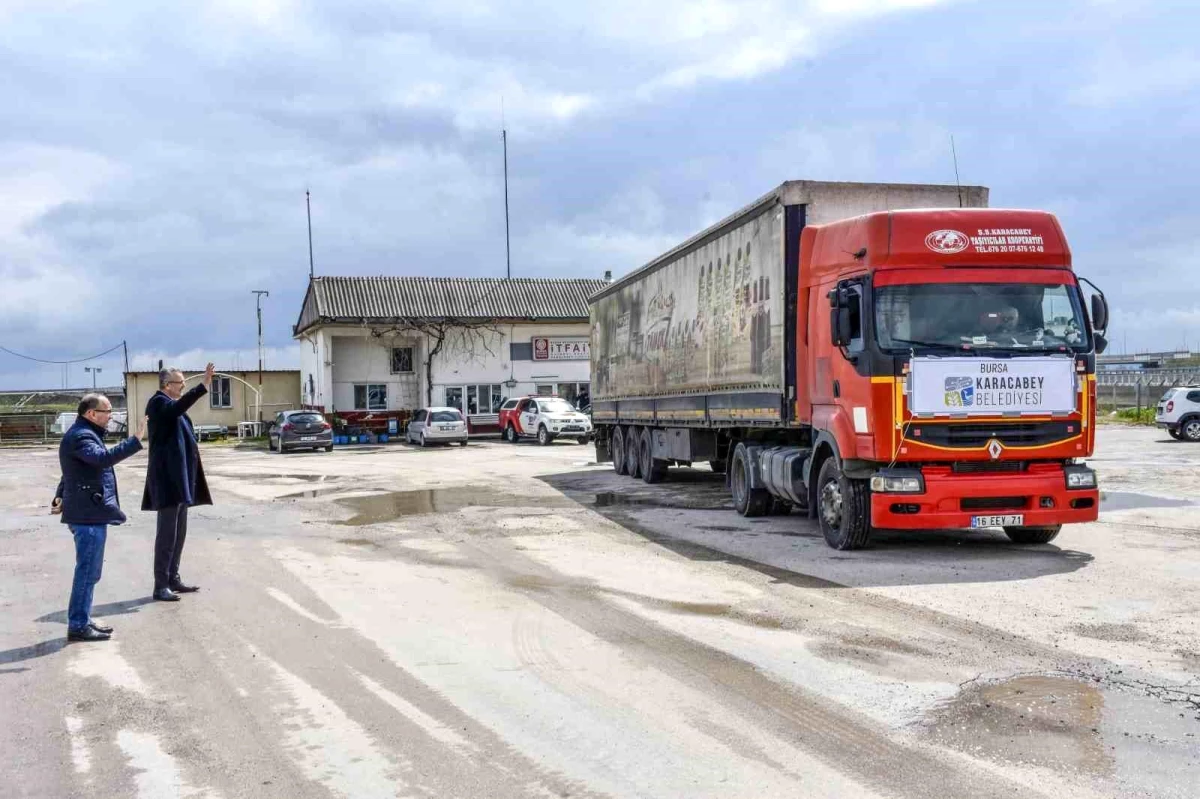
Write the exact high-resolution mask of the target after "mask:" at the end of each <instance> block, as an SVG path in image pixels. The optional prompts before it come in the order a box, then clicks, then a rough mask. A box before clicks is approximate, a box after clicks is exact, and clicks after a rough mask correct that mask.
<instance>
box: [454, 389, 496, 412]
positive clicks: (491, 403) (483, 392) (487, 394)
mask: <svg viewBox="0 0 1200 799" xmlns="http://www.w3.org/2000/svg"><path fill="white" fill-rule="evenodd" d="M466 390H467V408H466V411H467V413H469V414H481V413H499V412H500V406H501V405H503V404H504V386H501V385H498V384H497V385H493V384H490V383H483V384H480V385H475V386H466ZM460 410H461V408H460Z"/></svg>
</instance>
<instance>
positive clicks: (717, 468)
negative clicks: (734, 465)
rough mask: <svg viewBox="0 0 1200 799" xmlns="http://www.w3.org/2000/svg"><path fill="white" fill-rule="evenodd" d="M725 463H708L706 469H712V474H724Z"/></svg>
mask: <svg viewBox="0 0 1200 799" xmlns="http://www.w3.org/2000/svg"><path fill="white" fill-rule="evenodd" d="M725 465H726V464H725V461H709V462H708V468H710V469H712V471H713V474H725Z"/></svg>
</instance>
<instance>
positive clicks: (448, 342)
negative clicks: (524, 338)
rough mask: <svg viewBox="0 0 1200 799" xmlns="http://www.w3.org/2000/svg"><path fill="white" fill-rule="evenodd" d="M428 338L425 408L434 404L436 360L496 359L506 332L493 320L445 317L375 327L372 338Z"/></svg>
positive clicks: (425, 365)
mask: <svg viewBox="0 0 1200 799" xmlns="http://www.w3.org/2000/svg"><path fill="white" fill-rule="evenodd" d="M414 333H415V334H418V335H419V336H422V337H424V338H425V340H426V342H427V343H428V346H426V347H424V351H425V357H424V358H423V359H422V364H423V365H424V367H425V404H426V405H432V404H433V359H434V358H436V357H437V356H438V355H439V354H441V353H446V354H448V355H463V356H465V357H467V358H469V359H471V360H475V359H477V358H480V357H482V356H483V354H484V353H486V354H487V355H490V356H491V357H493V358H494V357H496V354H497V353H496V352H495V350H494V349H493V347H494V344H495V342H496V341H497V339H499V340H501V341H502V340H503V330H502V329H501V327H500V325H499V324H498V323H497V322H496V321H495V320H492V319H479V318H462V317H444V318H438V319H401V320H398V321H396V322H394V323H393V324H391V325H389V326H388V327H372V328H371V336H372V337H373V338H376V339H383V340H385V341H386V340H393V339H394V338H395V337H397V336H402V335H405V334H409V335H411V334H414Z"/></svg>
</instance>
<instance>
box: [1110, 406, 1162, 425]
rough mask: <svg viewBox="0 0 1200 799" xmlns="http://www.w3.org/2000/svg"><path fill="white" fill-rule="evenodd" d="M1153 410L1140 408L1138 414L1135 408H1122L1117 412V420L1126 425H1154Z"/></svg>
mask: <svg viewBox="0 0 1200 799" xmlns="http://www.w3.org/2000/svg"><path fill="white" fill-rule="evenodd" d="M1154 413H1155V409H1154V408H1142V410H1141V411H1140V412H1139V411H1138V409H1137V408H1122V409H1121V410H1119V411H1117V419H1118V420H1120V421H1122V422H1125V423H1126V424H1141V425H1153V424H1154Z"/></svg>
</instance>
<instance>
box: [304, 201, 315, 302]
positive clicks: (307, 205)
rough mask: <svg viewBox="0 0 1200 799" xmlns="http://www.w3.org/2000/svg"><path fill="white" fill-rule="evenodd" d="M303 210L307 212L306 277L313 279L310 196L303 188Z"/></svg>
mask: <svg viewBox="0 0 1200 799" xmlns="http://www.w3.org/2000/svg"><path fill="white" fill-rule="evenodd" d="M304 210H305V212H307V214H308V279H309V280H310V281H311V280H312V279H313V250H312V196H311V195H310V194H309V193H308V189H305V190H304Z"/></svg>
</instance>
